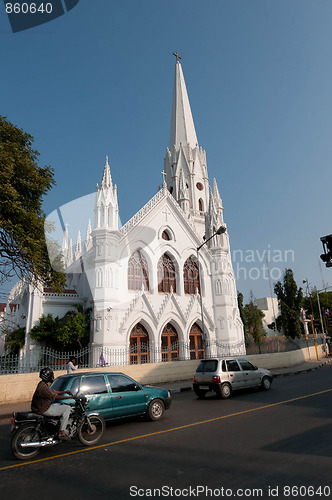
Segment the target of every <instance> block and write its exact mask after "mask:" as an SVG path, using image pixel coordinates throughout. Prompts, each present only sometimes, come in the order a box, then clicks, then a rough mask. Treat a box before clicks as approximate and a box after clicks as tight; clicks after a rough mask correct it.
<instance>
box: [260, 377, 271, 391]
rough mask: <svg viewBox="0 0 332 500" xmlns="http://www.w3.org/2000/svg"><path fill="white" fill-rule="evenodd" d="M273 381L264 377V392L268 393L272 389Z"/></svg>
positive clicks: (262, 385)
mask: <svg viewBox="0 0 332 500" xmlns="http://www.w3.org/2000/svg"><path fill="white" fill-rule="evenodd" d="M271 385H272V384H271V379H270V378H269V377H263V379H262V384H261V387H262V389H263V391H268V390H269V389H270V388H271Z"/></svg>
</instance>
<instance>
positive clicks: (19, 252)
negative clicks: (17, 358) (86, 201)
mask: <svg viewBox="0 0 332 500" xmlns="http://www.w3.org/2000/svg"><path fill="white" fill-rule="evenodd" d="M32 143H33V137H32V136H31V135H29V134H27V133H26V132H24V131H23V130H21V129H19V128H18V127H16V126H14V125H13V124H11V123H10V122H9V121H8V120H7V119H6V118H5V117H3V116H0V172H1V175H0V282H4V281H6V280H8V279H10V278H11V277H13V276H15V275H16V276H18V277H19V278H20V279H22V278H25V279H30V280H31V281H41V282H43V283H44V284H46V285H48V286H52V287H55V288H56V289H57V290H59V289H61V288H62V287H63V286H64V285H65V278H64V274H63V273H61V272H59V270H58V271H56V270H54V269H53V268H52V266H51V264H50V261H49V258H48V252H47V246H46V241H45V232H44V222H45V214H44V212H43V210H42V200H43V196H44V195H45V194H46V193H47V192H48V191H49V190H50V189H51V188H52V186H53V185H54V184H55V181H54V177H53V170H52V169H51V168H50V167H39V166H38V164H37V158H38V155H39V153H38V151H35V150H34V149H32Z"/></svg>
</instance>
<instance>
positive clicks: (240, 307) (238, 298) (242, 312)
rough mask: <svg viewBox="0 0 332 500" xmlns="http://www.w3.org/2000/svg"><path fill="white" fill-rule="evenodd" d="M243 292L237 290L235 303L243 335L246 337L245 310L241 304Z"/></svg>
mask: <svg viewBox="0 0 332 500" xmlns="http://www.w3.org/2000/svg"><path fill="white" fill-rule="evenodd" d="M243 300H244V299H243V294H242V293H241V292H238V294H237V304H238V308H239V312H240V318H241V319H242V323H243V330H244V336H245V338H248V331H247V317H246V311H245V308H244V305H243Z"/></svg>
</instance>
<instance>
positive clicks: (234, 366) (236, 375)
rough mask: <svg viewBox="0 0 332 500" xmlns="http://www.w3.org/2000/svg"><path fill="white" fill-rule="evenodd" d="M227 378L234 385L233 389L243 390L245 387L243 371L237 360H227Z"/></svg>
mask: <svg viewBox="0 0 332 500" xmlns="http://www.w3.org/2000/svg"><path fill="white" fill-rule="evenodd" d="M226 367H227V377H228V380H229V382H230V383H231V385H232V389H234V390H236V389H242V388H243V386H244V378H243V371H242V370H241V367H240V365H239V363H238V362H237V360H236V359H227V360H226Z"/></svg>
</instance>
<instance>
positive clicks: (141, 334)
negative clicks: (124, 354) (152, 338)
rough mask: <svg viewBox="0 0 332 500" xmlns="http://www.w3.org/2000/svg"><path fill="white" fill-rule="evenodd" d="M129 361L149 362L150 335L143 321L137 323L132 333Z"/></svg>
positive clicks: (131, 362)
mask: <svg viewBox="0 0 332 500" xmlns="http://www.w3.org/2000/svg"><path fill="white" fill-rule="evenodd" d="M129 362H130V364H131V365H137V364H140V363H148V362H149V335H148V332H147V331H146V329H145V328H144V326H143V325H142V324H141V323H137V325H135V326H134V328H133V329H132V331H131V334H130V339H129Z"/></svg>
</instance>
